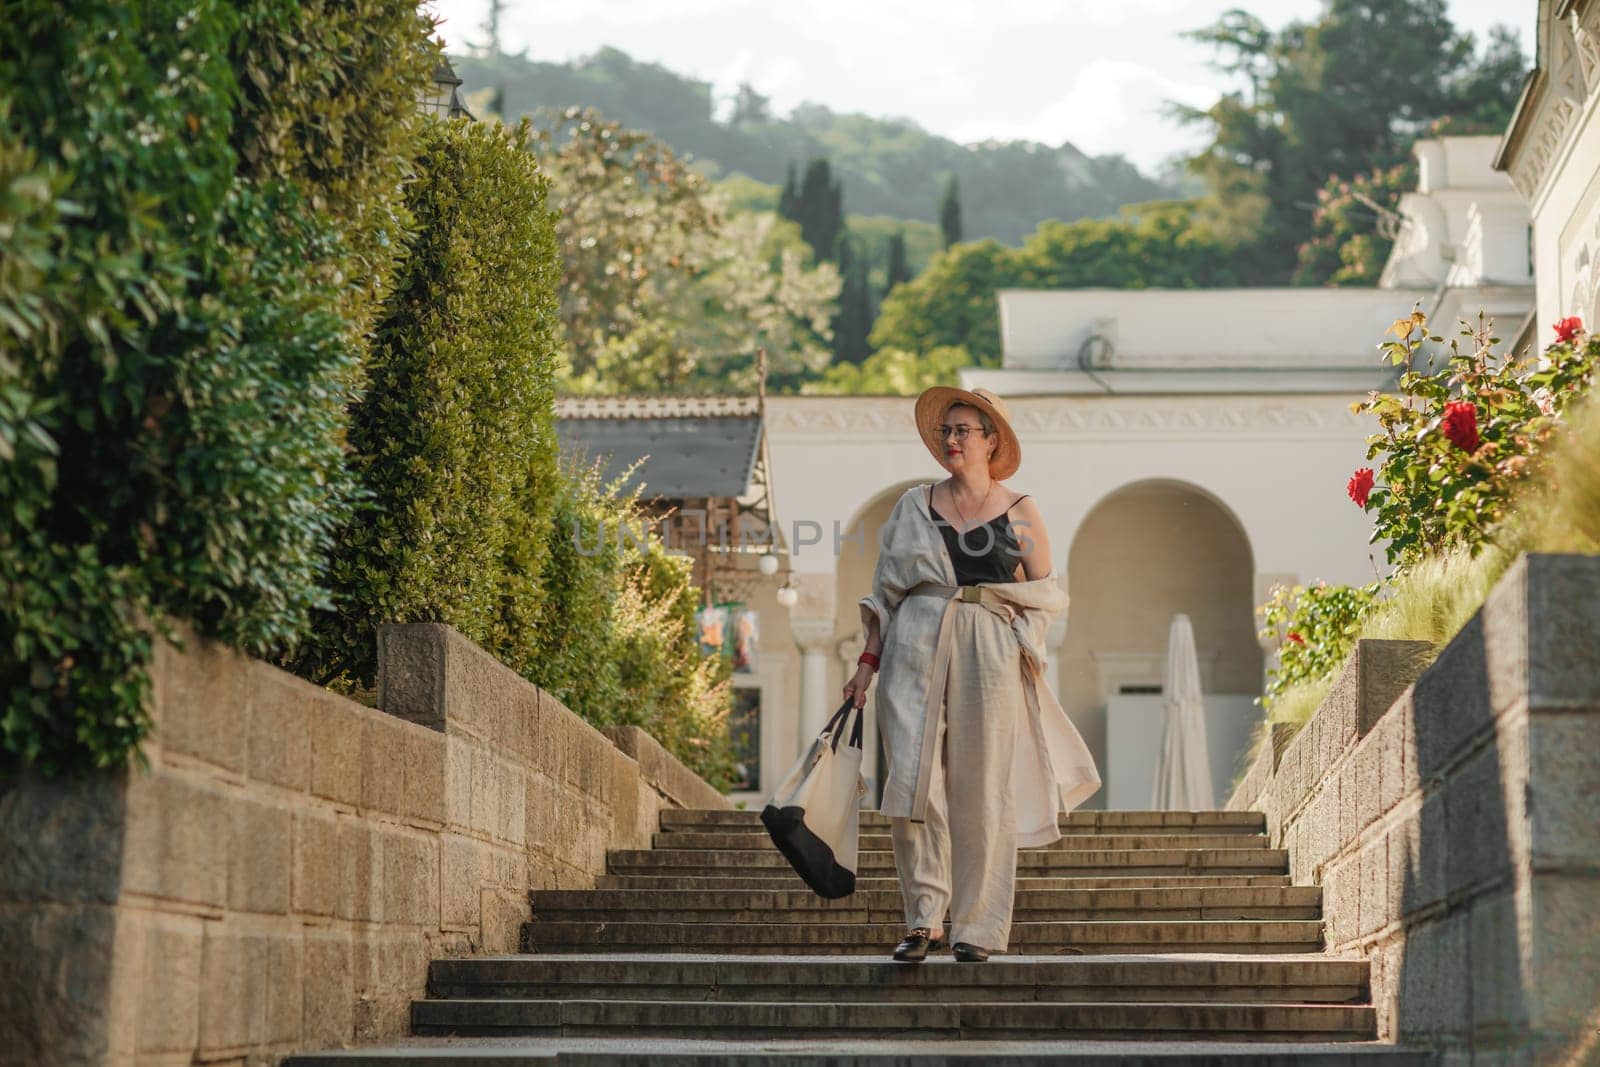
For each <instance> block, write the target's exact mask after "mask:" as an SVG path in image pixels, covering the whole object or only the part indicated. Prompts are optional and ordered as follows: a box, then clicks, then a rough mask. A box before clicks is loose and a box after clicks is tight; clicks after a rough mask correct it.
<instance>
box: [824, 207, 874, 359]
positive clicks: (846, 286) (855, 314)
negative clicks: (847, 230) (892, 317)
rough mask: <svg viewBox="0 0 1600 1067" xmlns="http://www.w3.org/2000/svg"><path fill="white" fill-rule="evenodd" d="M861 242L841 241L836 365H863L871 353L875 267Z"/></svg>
mask: <svg viewBox="0 0 1600 1067" xmlns="http://www.w3.org/2000/svg"><path fill="white" fill-rule="evenodd" d="M871 265H872V264H871V263H870V262H869V261H868V259H867V256H866V255H865V253H864V252H863V251H862V249H861V248H860V246H859V244H858V242H856V241H855V240H854V239H852V238H851V237H850V236H849V235H848V234H846V235H844V236H843V237H841V238H840V240H839V277H840V283H841V284H840V287H839V313H838V314H837V315H835V316H834V319H833V358H834V362H836V363H860V362H861V361H862V360H864V359H866V358H867V356H868V355H869V354H870V353H871V351H872V347H871V345H870V344H868V342H867V335H868V334H870V333H871V332H872V287H871V283H870V282H869V281H868V279H867V272H868V269H869V268H870V267H871Z"/></svg>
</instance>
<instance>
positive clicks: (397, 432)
mask: <svg viewBox="0 0 1600 1067" xmlns="http://www.w3.org/2000/svg"><path fill="white" fill-rule="evenodd" d="M520 145H521V143H520V140H519V137H518V135H517V134H516V133H515V132H514V131H508V130H506V129H504V128H502V127H499V126H493V125H489V124H480V123H473V122H468V121H465V120H456V121H448V122H447V121H441V120H431V121H430V122H429V124H428V128H427V130H426V132H425V133H424V136H423V146H422V151H421V152H420V154H419V156H418V158H417V177H416V179H415V181H414V182H413V183H412V184H411V185H410V186H409V188H408V191H407V197H406V207H407V210H408V211H409V212H410V213H411V214H412V215H413V216H414V217H415V220H416V230H415V233H414V235H413V236H412V238H411V239H410V242H409V244H408V245H407V247H406V249H405V254H404V257H403V259H402V266H401V269H400V271H399V273H398V274H397V276H396V279H395V284H394V289H393V291H392V292H391V293H390V294H389V295H388V298H387V299H386V300H385V302H384V304H383V305H382V309H381V313H380V315H379V318H378V322H377V325H376V327H375V330H374V344H373V349H372V353H371V355H370V357H369V360H368V377H369V381H368V387H367V391H366V393H365V395H364V396H363V397H362V398H361V400H360V402H359V403H358V404H357V405H356V407H355V408H354V409H353V411H352V414H351V425H350V443H351V445H352V447H353V449H354V455H353V456H352V464H353V467H354V470H355V472H356V475H357V477H358V478H359V480H360V483H361V486H362V489H363V493H364V496H365V500H364V501H363V503H362V504H361V505H360V506H359V508H358V510H357V511H356V513H355V515H354V517H353V519H352V521H351V522H350V523H349V524H348V525H347V526H346V527H345V528H344V530H343V531H342V532H341V534H340V538H339V548H338V551H337V554H336V556H335V561H334V566H333V571H332V582H333V587H334V590H335V592H336V597H337V610H335V611H329V612H323V613H321V614H320V615H319V617H318V619H317V622H316V639H315V641H314V642H313V643H311V644H309V645H308V646H307V648H306V650H305V655H304V656H302V657H301V660H300V662H299V663H298V664H297V669H299V670H300V671H301V672H302V673H304V674H306V676H307V677H310V678H312V679H314V680H316V681H319V682H322V683H325V684H327V683H338V684H341V685H344V686H350V687H357V688H370V687H372V686H373V684H374V682H375V673H376V669H377V663H376V633H377V627H378V626H379V625H381V624H383V623H386V622H444V623H449V624H450V625H451V626H454V627H455V628H456V629H457V630H460V631H461V633H463V634H464V635H466V636H467V637H469V638H471V639H472V640H473V641H476V642H478V643H479V644H480V645H482V646H484V647H485V648H487V649H490V650H491V651H494V652H496V653H497V654H498V655H500V657H501V658H502V659H503V660H505V661H506V662H508V663H511V664H513V665H515V664H516V663H517V662H518V661H519V660H521V659H522V658H523V657H524V656H525V655H526V648H525V647H522V646H523V645H525V642H526V632H527V629H528V620H529V618H530V617H531V616H532V615H533V614H535V613H537V610H538V604H539V600H540V595H541V594H540V579H541V576H542V574H543V568H544V563H545V557H544V552H543V548H544V545H545V543H546V541H547V539H548V531H549V527H550V515H551V509H552V504H553V499H554V495H553V489H554V485H555V482H556V456H557V444H556V437H555V425H554V422H555V414H554V385H553V381H554V373H555V360H556V354H557V340H556V337H557V331H558V329H559V320H558V318H557V314H556V311H557V309H556V290H557V287H558V285H559V273H558V272H559V269H560V268H559V262H560V261H559V256H558V253H557V250H556V241H555V225H554V219H553V217H552V215H551V212H550V211H549V209H548V208H546V207H545V195H546V185H547V183H546V181H545V179H544V177H543V176H542V175H540V174H539V172H538V167H537V165H536V163H535V161H534V158H533V156H532V155H530V154H529V153H527V152H525V151H523V150H522V148H521V146H520Z"/></svg>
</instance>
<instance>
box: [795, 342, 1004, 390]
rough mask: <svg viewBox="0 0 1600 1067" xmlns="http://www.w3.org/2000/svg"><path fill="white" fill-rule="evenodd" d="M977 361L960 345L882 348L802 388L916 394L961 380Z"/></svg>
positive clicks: (837, 368)
mask: <svg viewBox="0 0 1600 1067" xmlns="http://www.w3.org/2000/svg"><path fill="white" fill-rule="evenodd" d="M973 365H974V361H973V358H972V354H971V353H970V352H968V351H967V350H966V349H965V348H961V347H960V346H953V347H952V346H943V347H940V348H935V349H933V350H932V351H930V352H928V353H927V354H926V355H918V354H917V353H915V352H907V351H906V350H905V349H903V348H881V349H879V350H878V351H876V352H874V353H873V354H872V355H870V356H868V357H867V358H866V359H864V360H863V361H862V362H861V363H860V364H859V365H857V364H854V363H836V364H834V365H833V366H831V367H829V368H828V372H827V373H826V374H824V375H823V376H822V380H821V381H815V382H807V383H806V385H805V386H804V387H803V388H802V389H801V392H803V393H805V394H807V395H816V396H823V395H827V396H916V395H917V394H918V393H920V392H922V391H923V390H924V389H926V388H928V387H929V386H933V385H959V384H961V368H963V367H970V366H973Z"/></svg>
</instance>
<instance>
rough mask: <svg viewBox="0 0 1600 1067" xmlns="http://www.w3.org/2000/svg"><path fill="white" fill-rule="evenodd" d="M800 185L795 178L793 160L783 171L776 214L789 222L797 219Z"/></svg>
mask: <svg viewBox="0 0 1600 1067" xmlns="http://www.w3.org/2000/svg"><path fill="white" fill-rule="evenodd" d="M799 205H800V187H799V184H798V183H797V181H796V180H795V172H794V161H793V160H791V161H790V162H789V169H788V170H787V171H786V172H785V173H784V178H783V192H782V193H780V194H778V214H779V215H781V216H782V217H783V218H786V219H788V220H790V221H791V222H798V221H799V218H800V216H799Z"/></svg>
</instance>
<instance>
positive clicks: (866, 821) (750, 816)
mask: <svg viewBox="0 0 1600 1067" xmlns="http://www.w3.org/2000/svg"><path fill="white" fill-rule="evenodd" d="M1056 822H1057V825H1058V826H1060V827H1061V832H1062V833H1064V834H1065V833H1092V832H1098V831H1101V830H1109V831H1111V832H1114V833H1141V832H1144V833H1148V832H1160V833H1181V832H1184V831H1190V830H1198V831H1199V832H1202V833H1245V834H1264V833H1266V832H1267V817H1266V816H1265V815H1263V814H1262V813H1261V812H1259V811H1075V812H1072V813H1071V814H1069V815H1062V816H1060V817H1059V818H1058V819H1057V820H1056ZM760 827H761V813H760V811H757V810H744V811H740V810H733V809H727V810H722V809H718V810H714V811H713V810H705V809H683V808H674V809H670V810H666V811H663V812H662V813H661V829H663V830H680V829H681V830H693V829H704V830H712V829H723V828H728V829H759V828H760ZM869 828H872V829H877V830H880V831H882V832H887V831H888V828H889V820H888V819H887V818H886V817H885V816H884V815H882V814H881V813H879V812H876V811H863V812H862V813H861V829H862V830H863V831H866V830H868V829H869Z"/></svg>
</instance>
